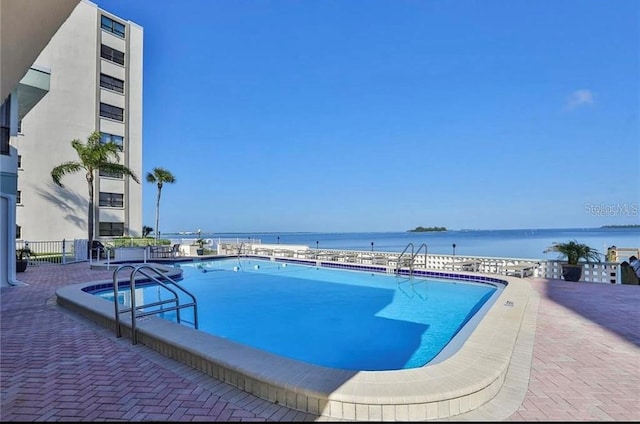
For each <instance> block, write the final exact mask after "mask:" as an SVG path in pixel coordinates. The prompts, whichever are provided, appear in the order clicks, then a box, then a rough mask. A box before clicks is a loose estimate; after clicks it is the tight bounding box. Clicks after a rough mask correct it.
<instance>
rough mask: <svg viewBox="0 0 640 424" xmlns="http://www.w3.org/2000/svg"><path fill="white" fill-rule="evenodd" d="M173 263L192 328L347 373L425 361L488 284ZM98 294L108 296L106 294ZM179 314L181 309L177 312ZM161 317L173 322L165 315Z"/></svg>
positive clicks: (265, 264) (487, 291)
mask: <svg viewBox="0 0 640 424" xmlns="http://www.w3.org/2000/svg"><path fill="white" fill-rule="evenodd" d="M180 266H181V267H182V268H183V276H184V279H183V280H181V281H180V285H182V286H183V287H185V288H186V289H187V290H189V291H190V292H191V293H193V294H194V295H195V296H196V298H197V299H198V320H199V330H201V331H205V332H208V333H211V334H214V335H217V336H220V337H223V338H227V339H230V340H233V341H235V342H238V343H242V344H245V345H249V346H253V347H255V348H258V349H261V350H263V351H267V352H271V353H274V354H277V355H280V356H285V357H289V358H292V359H296V360H300V361H304V362H308V363H312V364H316V365H322V366H327V367H331V368H340V369H348V370H396V369H406V368H416V367H421V366H423V365H425V364H427V363H429V362H430V361H432V360H433V359H434V358H435V357H436V356H437V355H438V354H439V353H440V352H441V351H442V350H443V349H444V348H445V346H447V344H448V343H449V342H450V341H451V340H452V338H453V337H454V336H455V335H456V334H457V333H458V332H459V330H460V329H461V328H462V327H463V326H464V324H465V323H467V322H468V321H469V320H470V319H471V318H472V317H473V316H474V314H475V313H476V312H477V311H479V310H480V309H481V308H482V307H483V305H485V304H486V303H487V301H488V300H489V299H490V298H491V297H492V295H493V294H494V293H496V292H497V290H498V288H497V287H496V286H494V285H490V284H483V283H470V282H453V281H451V280H436V279H428V280H427V279H422V278H417V277H413V278H411V279H409V278H408V277H406V276H405V277H396V276H394V275H387V274H378V273H375V274H373V273H369V272H359V271H346V270H335V269H322V268H316V267H314V266H307V265H296V264H283V263H280V262H273V261H265V260H254V259H240V260H239V259H225V260H215V261H213V260H212V261H203V262H198V263H193V264H191V263H189V264H181V265H180ZM139 290H143V291H144V293H143V296H144V301H145V302H147V303H148V302H152V301H155V300H158V298H159V297H160V298H164V297H165V296H164V294H163V293H162V289H158V288H157V287H145V288H140V289H139ZM102 296H104V297H105V298H110V299H113V292H106V293H103V294H102ZM167 297H168V296H167ZM184 300H185V302H186V301H188V299H186V298H185V299H184ZM138 302H139V301H138ZM138 304H140V303H138ZM188 313H191V311H190V310H189V312H187V310H183V311H182V312H181V314H182V315H181V316H182V318H183V319H184V317H185V315H187V316H188ZM191 316H192V313H191ZM164 317H165V318H168V319H175V314H174V313H171V312H167V313H164ZM187 320H188V318H187ZM191 320H192V318H191Z"/></svg>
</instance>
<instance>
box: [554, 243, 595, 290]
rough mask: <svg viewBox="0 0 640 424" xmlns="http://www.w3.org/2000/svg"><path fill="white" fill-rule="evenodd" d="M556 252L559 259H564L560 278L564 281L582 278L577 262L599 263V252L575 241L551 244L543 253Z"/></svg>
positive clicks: (579, 265) (580, 266) (580, 268)
mask: <svg viewBox="0 0 640 424" xmlns="http://www.w3.org/2000/svg"><path fill="white" fill-rule="evenodd" d="M549 252H557V253H559V254H560V257H561V258H564V259H566V261H567V262H566V263H564V264H562V278H563V279H564V280H565V281H580V278H581V277H582V264H580V263H579V262H580V261H581V260H585V261H587V262H599V261H600V252H598V251H597V250H596V249H593V248H591V247H589V246H588V245H586V244H582V243H578V242H577V241H575V240H572V241H568V242H565V243H557V242H556V243H553V244H552V245H551V246H550V247H548V248H546V249H545V250H544V253H549Z"/></svg>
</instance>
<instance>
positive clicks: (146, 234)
mask: <svg viewBox="0 0 640 424" xmlns="http://www.w3.org/2000/svg"><path fill="white" fill-rule="evenodd" d="M152 231H153V228H151V227H149V226H147V225H143V226H142V237H144V238H147V237H149V234H151V232H152Z"/></svg>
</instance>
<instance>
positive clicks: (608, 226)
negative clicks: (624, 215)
mask: <svg viewBox="0 0 640 424" xmlns="http://www.w3.org/2000/svg"><path fill="white" fill-rule="evenodd" d="M600 228H640V224H627V225H603V226H602V227H600Z"/></svg>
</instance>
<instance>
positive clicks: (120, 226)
mask: <svg viewBox="0 0 640 424" xmlns="http://www.w3.org/2000/svg"><path fill="white" fill-rule="evenodd" d="M98 233H99V234H98V235H99V236H100V237H109V236H123V235H124V223H123V222H101V223H100V224H99V230H98Z"/></svg>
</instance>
